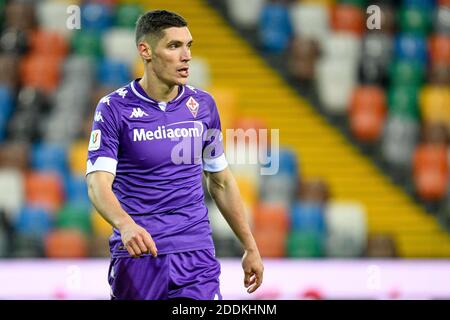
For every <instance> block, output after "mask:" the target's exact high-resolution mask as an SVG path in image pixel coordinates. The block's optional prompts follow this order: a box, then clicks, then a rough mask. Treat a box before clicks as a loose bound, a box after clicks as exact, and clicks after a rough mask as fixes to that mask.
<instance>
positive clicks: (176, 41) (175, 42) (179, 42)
mask: <svg viewBox="0 0 450 320" xmlns="http://www.w3.org/2000/svg"><path fill="white" fill-rule="evenodd" d="M192 42H193V40H190V41H189V42H188V43H187V44H188V45H192ZM171 44H183V41H180V40H170V41H169V42H168V43H167V45H168V46H169V45H171Z"/></svg>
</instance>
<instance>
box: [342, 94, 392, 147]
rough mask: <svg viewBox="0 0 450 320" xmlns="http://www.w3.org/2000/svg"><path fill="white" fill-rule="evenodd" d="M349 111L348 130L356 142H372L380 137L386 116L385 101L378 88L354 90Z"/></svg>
mask: <svg viewBox="0 0 450 320" xmlns="http://www.w3.org/2000/svg"><path fill="white" fill-rule="evenodd" d="M349 111H350V113H349V116H350V118H349V120H350V128H351V130H352V132H353V135H354V136H355V137H356V138H357V139H358V140H360V141H365V142H373V141H376V140H377V139H378V138H379V137H380V135H381V133H382V130H383V125H384V119H385V115H386V99H385V95H384V91H383V90H382V89H381V88H380V87H376V86H361V87H358V88H356V89H355V90H354V92H353V96H352V100H351V104H350V110H349Z"/></svg>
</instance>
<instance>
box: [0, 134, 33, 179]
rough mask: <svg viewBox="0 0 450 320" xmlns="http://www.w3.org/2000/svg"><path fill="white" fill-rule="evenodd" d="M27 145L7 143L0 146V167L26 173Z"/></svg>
mask: <svg viewBox="0 0 450 320" xmlns="http://www.w3.org/2000/svg"><path fill="white" fill-rule="evenodd" d="M28 159H29V145H28V144H26V143H17V142H11V141H9V140H8V141H7V142H5V143H2V144H0V167H9V168H17V169H19V170H21V171H26V170H27V169H28V167H29V165H28Z"/></svg>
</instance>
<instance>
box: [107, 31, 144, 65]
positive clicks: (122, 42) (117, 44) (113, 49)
mask: <svg viewBox="0 0 450 320" xmlns="http://www.w3.org/2000/svg"><path fill="white" fill-rule="evenodd" d="M102 44H103V50H104V52H105V56H106V57H107V58H108V59H110V60H115V61H120V62H122V63H125V64H127V65H129V66H131V65H132V64H133V63H134V61H135V60H136V57H137V56H138V52H137V50H136V42H135V36H134V30H131V29H126V28H111V29H108V30H107V31H105V32H104V33H103V36H102Z"/></svg>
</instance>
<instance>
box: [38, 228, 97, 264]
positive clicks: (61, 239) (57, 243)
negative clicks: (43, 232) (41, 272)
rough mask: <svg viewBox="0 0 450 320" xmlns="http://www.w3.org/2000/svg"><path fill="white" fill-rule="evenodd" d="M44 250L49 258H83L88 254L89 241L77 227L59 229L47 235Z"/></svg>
mask: <svg viewBox="0 0 450 320" xmlns="http://www.w3.org/2000/svg"><path fill="white" fill-rule="evenodd" d="M44 250H45V255H46V256H47V257H48V258H83V257H86V256H87V254H88V243H87V239H86V236H85V235H84V234H83V233H82V232H81V231H79V230H77V229H59V230H53V231H51V232H50V233H49V234H48V235H47V236H46V237H45V242H44Z"/></svg>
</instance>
